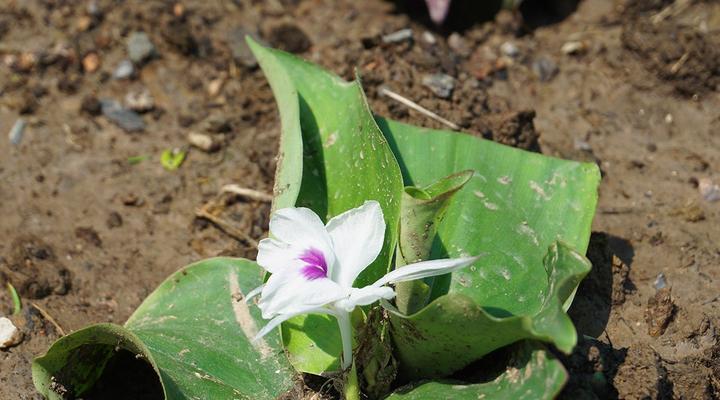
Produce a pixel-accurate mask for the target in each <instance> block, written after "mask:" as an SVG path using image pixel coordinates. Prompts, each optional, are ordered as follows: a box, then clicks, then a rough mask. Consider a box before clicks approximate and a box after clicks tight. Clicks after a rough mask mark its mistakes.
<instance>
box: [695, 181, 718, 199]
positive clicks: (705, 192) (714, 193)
mask: <svg viewBox="0 0 720 400" xmlns="http://www.w3.org/2000/svg"><path fill="white" fill-rule="evenodd" d="M698 190H700V194H701V195H702V197H703V198H704V199H705V201H709V202H711V203H712V202H715V201H718V200H720V185H718V184H717V183H715V182H713V181H712V179H710V178H700V179H698Z"/></svg>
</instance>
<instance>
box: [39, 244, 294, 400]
mask: <svg viewBox="0 0 720 400" xmlns="http://www.w3.org/2000/svg"><path fill="white" fill-rule="evenodd" d="M261 283H262V269H261V268H259V267H258V266H257V265H256V264H255V263H254V262H252V261H248V260H242V259H232V258H213V259H208V260H205V261H201V262H198V263H196V264H192V265H190V266H188V267H186V268H183V269H182V270H180V271H179V272H177V273H175V274H174V275H172V276H171V277H170V278H168V279H167V280H166V281H165V282H163V283H162V284H161V285H160V286H159V287H158V288H157V289H156V290H155V291H154V292H153V293H152V294H150V296H148V298H147V299H145V301H144V302H143V303H142V304H141V305H140V307H138V309H137V310H136V311H135V313H134V314H133V315H132V316H131V317H130V319H129V320H128V321H127V322H126V323H125V325H124V326H119V325H113V324H98V325H92V326H89V327H87V328H84V329H81V330H79V331H76V332H74V333H72V334H70V335H68V336H65V337H63V338H61V339H59V340H58V341H57V342H55V343H54V344H53V345H52V347H50V349H49V350H48V352H47V353H46V354H45V355H43V356H40V357H38V358H36V359H35V360H34V361H33V365H32V372H33V382H34V383H35V387H36V388H37V389H38V391H39V392H40V393H41V394H43V395H44V396H46V397H47V398H48V399H51V400H54V399H58V400H59V399H64V398H68V397H70V398H75V397H82V396H83V394H85V393H87V392H88V391H89V390H92V389H93V386H94V385H95V383H96V382H97V381H98V379H99V378H100V375H101V374H102V373H103V370H104V369H105V367H106V365H109V363H112V362H113V358H114V357H117V356H118V354H119V352H120V351H121V350H124V351H129V352H131V353H133V354H135V355H136V357H137V358H140V359H143V360H145V361H147V363H148V364H149V365H150V366H151V367H152V369H153V370H154V371H155V373H156V374H157V378H158V381H159V384H160V385H161V386H162V392H164V398H165V399H167V400H176V399H178V400H179V399H268V400H270V399H275V398H277V397H278V396H280V395H281V394H283V393H285V392H288V391H290V390H291V389H292V388H293V374H294V372H293V370H292V367H291V366H290V364H289V362H288V360H287V357H286V356H285V354H284V352H283V350H282V348H281V345H280V338H279V335H278V334H277V333H271V334H269V335H267V336H265V337H264V338H263V339H261V340H258V341H256V342H252V338H253V337H254V336H255V334H256V333H257V331H258V329H259V327H262V326H263V324H264V323H265V321H264V320H263V319H262V317H261V316H260V310H259V309H258V308H257V307H256V306H255V305H254V303H252V302H251V303H250V304H247V303H246V302H245V300H244V296H243V293H248V292H249V291H250V290H252V289H254V288H255V287H257V286H259V285H260V284H261ZM63 392H64V393H63Z"/></svg>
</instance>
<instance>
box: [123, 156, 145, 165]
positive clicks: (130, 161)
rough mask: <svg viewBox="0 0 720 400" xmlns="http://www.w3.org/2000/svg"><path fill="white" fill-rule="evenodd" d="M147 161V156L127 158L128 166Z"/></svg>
mask: <svg viewBox="0 0 720 400" xmlns="http://www.w3.org/2000/svg"><path fill="white" fill-rule="evenodd" d="M147 159H148V156H147V155H140V156H130V157H128V158H127V162H128V164H130V165H136V164H140V163H141V162H143V161H145V160H147Z"/></svg>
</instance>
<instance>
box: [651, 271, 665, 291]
mask: <svg viewBox="0 0 720 400" xmlns="http://www.w3.org/2000/svg"><path fill="white" fill-rule="evenodd" d="M653 285H654V286H655V290H660V289H662V288H664V287H665V286H667V280H666V279H665V274H663V273H662V272H661V273H659V274H658V275H657V277H656V278H655V283H654V284H653Z"/></svg>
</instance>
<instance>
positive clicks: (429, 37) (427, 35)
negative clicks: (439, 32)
mask: <svg viewBox="0 0 720 400" xmlns="http://www.w3.org/2000/svg"><path fill="white" fill-rule="evenodd" d="M422 38H423V40H424V41H425V43H427V44H432V45H434V44H436V43H437V39H435V35H433V34H432V33H431V32H428V31H425V32H423V34H422Z"/></svg>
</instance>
